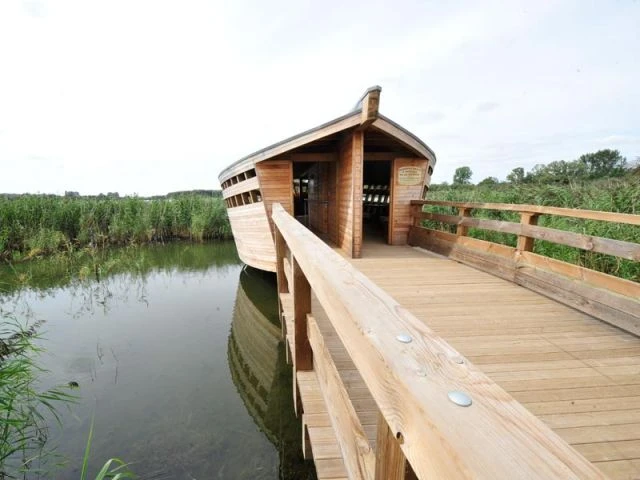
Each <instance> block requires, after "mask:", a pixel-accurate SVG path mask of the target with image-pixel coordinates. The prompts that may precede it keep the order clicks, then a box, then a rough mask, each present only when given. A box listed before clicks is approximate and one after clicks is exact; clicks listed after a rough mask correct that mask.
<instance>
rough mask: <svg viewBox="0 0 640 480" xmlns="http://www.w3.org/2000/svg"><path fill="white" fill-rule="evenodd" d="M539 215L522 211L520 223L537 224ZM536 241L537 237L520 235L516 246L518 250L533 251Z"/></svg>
mask: <svg viewBox="0 0 640 480" xmlns="http://www.w3.org/2000/svg"><path fill="white" fill-rule="evenodd" d="M539 216H540V215H539V214H537V213H531V212H521V213H520V223H521V224H522V225H537V224H538V217H539ZM534 241H535V239H534V238H532V237H527V236H526V235H518V244H517V246H516V250H518V252H531V251H533V242H534Z"/></svg>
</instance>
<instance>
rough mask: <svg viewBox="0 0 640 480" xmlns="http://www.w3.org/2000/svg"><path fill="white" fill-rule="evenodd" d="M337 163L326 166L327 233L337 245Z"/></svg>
mask: <svg viewBox="0 0 640 480" xmlns="http://www.w3.org/2000/svg"><path fill="white" fill-rule="evenodd" d="M337 175H338V163H337V161H336V162H330V163H328V164H327V202H328V203H327V233H328V234H329V240H331V241H332V242H333V243H335V244H336V245H337V244H338V177H337Z"/></svg>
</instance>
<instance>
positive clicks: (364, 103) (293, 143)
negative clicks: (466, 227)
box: [218, 86, 436, 183]
mask: <svg viewBox="0 0 640 480" xmlns="http://www.w3.org/2000/svg"><path fill="white" fill-rule="evenodd" d="M381 90H382V88H381V87H379V86H374V87H371V88H369V89H367V91H366V92H365V93H364V95H363V96H362V97H361V98H360V100H359V101H358V103H357V104H356V106H355V108H354V109H353V110H352V111H351V112H349V113H347V114H346V115H342V116H341V117H338V118H335V119H333V120H331V121H329V122H327V123H323V124H322V125H319V126H317V127H315V128H312V129H310V130H306V131H304V132H301V133H299V134H297V135H294V136H292V137H289V138H286V139H284V140H282V141H280V142H277V143H274V144H273V145H269V146H268V147H265V148H263V149H261V150H258V151H257V152H254V153H252V154H250V155H247V156H246V157H243V158H241V159H240V160H238V161H236V162H234V163H232V164H231V165H230V166H228V167H227V168H225V169H224V170H223V171H222V172H221V173H220V175H219V176H218V179H219V180H220V182H221V183H222V182H224V181H225V180H227V179H228V178H230V177H232V176H233V175H237V174H238V173H242V172H244V171H245V170H248V169H249V168H251V167H253V166H254V165H255V164H256V163H259V162H262V161H264V160H268V159H270V158H273V157H276V156H278V155H282V154H283V153H287V152H289V151H291V150H293V149H295V148H299V147H301V146H304V145H307V144H309V143H311V142H314V141H317V140H320V139H322V138H325V137H328V136H330V135H334V134H336V133H339V132H342V131H344V130H348V129H350V128H356V127H358V128H367V129H372V130H377V131H379V132H382V133H384V134H385V135H387V136H390V137H392V138H393V139H394V140H396V141H397V142H399V143H401V144H402V145H403V146H405V147H407V148H408V149H409V150H411V151H412V152H413V153H414V154H416V155H418V156H419V157H422V158H427V159H428V160H429V161H430V164H431V165H432V166H433V165H435V163H436V155H435V153H434V152H433V150H431V149H430V148H429V147H428V146H427V144H426V143H424V142H423V141H422V140H420V139H419V138H418V137H417V136H415V135H414V134H413V133H411V132H409V131H408V130H406V129H404V128H403V127H401V126H400V125H398V124H397V123H395V122H394V121H392V120H391V119H389V118H387V117H385V116H384V115H381V114H380V113H378V105H379V98H380V92H381Z"/></svg>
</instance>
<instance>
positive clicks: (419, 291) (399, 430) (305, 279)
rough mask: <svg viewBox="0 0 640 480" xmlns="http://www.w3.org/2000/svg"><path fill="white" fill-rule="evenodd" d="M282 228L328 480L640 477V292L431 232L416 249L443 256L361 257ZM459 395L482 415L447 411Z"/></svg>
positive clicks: (408, 251) (308, 445) (389, 249)
mask: <svg viewBox="0 0 640 480" xmlns="http://www.w3.org/2000/svg"><path fill="white" fill-rule="evenodd" d="M563 213H564V212H563ZM570 213H571V214H572V213H573V212H570ZM587 213H588V212H587ZM588 214H590V213H588ZM452 218H453V220H455V219H456V218H461V217H452ZM274 220H275V221H276V224H277V226H278V229H277V230H276V251H277V252H278V272H277V273H278V291H279V298H280V307H281V314H282V320H283V333H284V334H285V335H286V340H287V345H288V347H289V349H290V354H289V359H290V360H291V362H292V363H293V372H294V373H293V375H294V380H295V381H294V392H293V395H294V402H295V405H296V410H297V413H298V414H299V415H301V419H302V424H303V437H304V438H303V448H304V453H305V456H306V458H313V460H314V462H315V466H316V471H317V473H318V477H319V478H320V479H324V478H326V479H342V478H359V479H376V480H378V479H412V478H563V479H564V478H575V479H581V478H613V479H640V338H639V337H638V331H639V330H638V326H639V325H640V323H639V322H640V286H638V284H636V283H633V282H629V281H626V280H621V279H616V278H614V277H610V276H604V275H603V274H600V273H597V272H593V271H586V270H585V269H583V268H581V267H577V266H573V265H567V264H562V263H561V262H557V261H555V260H552V259H546V260H544V262H545V263H544V266H545V267H548V268H550V269H555V270H559V271H561V272H562V274H563V275H564V277H562V276H559V275H557V274H555V273H554V275H555V276H553V275H551V274H550V273H549V270H543V269H541V268H538V267H537V265H540V264H541V263H540V262H541V260H540V259H539V258H538V256H537V255H536V254H533V253H528V252H531V250H530V249H531V245H530V244H527V242H524V241H523V242H520V241H519V242H518V247H516V248H514V247H507V246H502V245H497V244H488V243H487V242H481V241H477V240H475V239H470V238H464V237H461V236H460V232H459V234H458V235H452V234H450V233H446V232H436V231H433V230H428V229H424V228H422V227H413V228H412V231H411V233H410V242H417V244H419V245H421V246H426V247H428V248H429V250H426V249H424V248H420V247H410V246H389V245H386V244H383V243H374V242H371V241H369V242H367V241H365V242H364V243H363V246H362V255H361V258H357V259H353V258H350V256H349V255H348V252H345V251H344V249H337V248H333V249H331V248H329V247H328V246H327V245H326V244H325V243H323V242H322V241H321V240H320V239H319V238H318V237H316V236H315V235H313V234H312V233H311V232H309V231H308V230H306V229H305V228H304V227H302V226H301V225H300V224H299V223H298V222H296V221H295V220H294V219H293V218H291V217H289V216H287V214H286V213H285V212H283V211H282V210H281V209H278V210H277V212H275V213H274ZM448 220H451V219H448ZM453 220H452V221H453ZM455 221H458V220H455ZM631 221H632V222H637V221H638V219H636V218H635V217H634V218H633V219H631ZM280 232H282V233H280ZM536 232H537V231H536ZM541 232H543V233H545V232H546V231H544V230H541ZM463 233H464V231H463ZM534 233H535V232H534ZM545 234H546V233H545ZM365 240H366V236H365ZM590 241H591V240H590ZM593 242H594V243H596V242H601V240H598V239H595V238H594V239H593ZM601 243H603V242H601ZM612 245H614V247H616V248H617V247H618V246H622V247H624V248H625V249H626V250H625V253H623V254H624V255H626V256H627V257H629V258H636V257H638V255H639V252H640V246H633V245H632V244H624V242H618V244H615V243H614V244H612ZM607 248H608V247H607ZM434 250H435V251H443V252H445V253H446V255H447V256H442V255H439V254H437V253H434ZM461 262H464V263H461ZM483 270H485V271H483ZM486 270H488V271H489V272H491V273H487V272H486ZM581 277H584V278H586V279H587V281H586V282H585V281H584V279H583V278H581ZM519 282H521V283H524V284H527V287H526V288H525V287H524V286H522V285H521V284H519ZM594 285H595V286H594ZM550 286H551V287H552V288H550ZM603 286H604V287H606V288H607V290H604V289H603ZM573 289H575V290H576V292H578V293H574V292H572V290H573ZM539 292H542V293H539ZM559 297H560V298H562V300H563V301H558V298H559ZM591 312H597V313H599V314H602V316H601V317H600V318H596V317H595V316H594V315H593V314H591ZM602 317H604V318H605V319H606V321H605V320H602V319H601V318H602ZM616 325H619V326H616ZM405 337H406V338H405ZM407 342H408V343H407ZM456 390H460V391H463V392H465V393H466V394H468V395H467V398H471V399H472V400H473V401H472V403H471V408H462V409H461V408H460V406H457V405H456V406H454V404H455V402H453V399H451V401H449V402H447V397H449V398H451V397H450V395H451V393H452V392H454V391H456ZM451 402H453V404H452V403H451Z"/></svg>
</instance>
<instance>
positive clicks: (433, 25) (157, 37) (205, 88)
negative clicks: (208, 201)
mask: <svg viewBox="0 0 640 480" xmlns="http://www.w3.org/2000/svg"><path fill="white" fill-rule="evenodd" d="M375 84H378V85H381V86H382V98H381V105H380V111H381V112H382V113H384V114H385V115H387V116H388V117H390V118H392V119H393V120H395V121H396V122H398V123H400V124H401V125H403V126H404V127H406V128H408V129H409V130H410V131H412V132H413V133H415V134H416V135H418V136H419V137H420V138H422V139H423V140H424V141H425V142H426V143H427V144H428V145H429V146H430V147H431V148H432V149H433V150H434V151H435V152H436V155H437V157H438V164H437V166H436V169H435V174H434V178H433V181H434V182H441V181H444V180H447V181H449V182H450V181H451V177H452V175H453V172H454V170H455V169H456V168H457V167H459V166H462V165H468V166H470V167H471V169H472V170H473V173H474V177H473V180H474V181H476V182H477V181H479V180H482V179H483V178H485V177H487V176H496V177H499V178H504V177H505V176H506V174H507V173H508V172H509V171H510V170H511V169H513V168H514V167H517V166H522V167H525V168H530V167H532V166H533V165H535V164H536V163H546V162H549V161H552V160H561V159H565V160H571V159H574V158H576V157H577V156H579V155H580V154H582V153H586V152H589V151H595V150H598V149H601V148H615V149H619V150H620V151H621V152H622V154H623V155H625V156H626V157H627V158H628V159H629V160H632V159H635V158H636V157H637V156H640V93H639V91H638V90H639V88H640V2H638V1H632V0H629V1H610V0H607V1H604V0H603V1H593V2H586V1H575V2H571V1H566V2H554V1H550V2H546V1H530V0H528V1H523V2H516V1H509V2H505V1H500V2H495V3H492V2H476V1H469V2H440V1H425V0H422V1H413V2H412V1H401V0H394V1H386V2H376V1H372V0H369V1H367V2H364V1H362V2H348V1H347V0H341V1H335V2H333V1H326V0H323V1H317V0H316V1H311V2H305V1H301V0H289V1H285V2H279V1H273V0H270V1H264V0H263V1H254V2H243V1H226V2H216V1H190V0H180V1H159V0H149V1H138V0H122V1H121V0H109V1H92V0H51V1H47V0H25V1H18V0H16V1H14V0H2V1H1V2H0V192H47V193H64V191H65V190H73V191H79V192H80V193H82V194H96V193H100V192H108V191H118V192H120V193H121V194H132V193H138V194H140V195H148V194H159V193H166V192H169V191H175V190H186V189H196V188H202V189H211V188H218V187H219V182H218V178H217V177H218V174H219V172H220V171H221V170H222V169H223V168H224V167H225V166H226V165H227V164H229V163H231V162H232V161H234V160H236V159H238V158H240V157H242V156H244V155H246V154H248V153H251V152H252V151H254V150H257V149H259V148H261V147H263V146H266V145H267V144H270V143H273V142H276V141H278V140H281V139H282V138H283V137H285V136H289V135H292V134H295V133H298V132H299V131H301V130H304V129H307V128H310V127H314V126H316V125H317V124H319V123H323V122H325V121H327V120H329V119H332V118H334V117H337V116H339V115H342V114H343V113H346V112H347V111H348V110H350V109H351V108H352V107H353V105H354V103H355V102H356V100H357V99H358V98H359V96H360V95H361V94H362V93H363V91H364V90H365V89H366V88H367V87H369V86H371V85H375Z"/></svg>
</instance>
